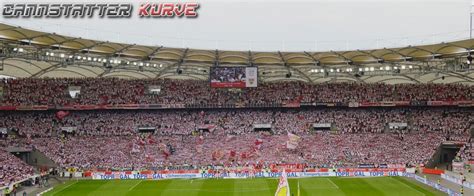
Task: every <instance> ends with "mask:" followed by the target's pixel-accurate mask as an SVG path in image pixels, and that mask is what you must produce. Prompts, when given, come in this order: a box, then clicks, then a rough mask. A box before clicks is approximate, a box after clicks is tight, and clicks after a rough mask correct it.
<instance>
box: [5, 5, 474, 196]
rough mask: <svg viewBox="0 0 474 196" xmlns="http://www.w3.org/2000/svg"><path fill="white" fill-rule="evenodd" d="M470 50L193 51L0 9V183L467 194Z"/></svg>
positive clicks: (50, 190) (468, 43)
mask: <svg viewBox="0 0 474 196" xmlns="http://www.w3.org/2000/svg"><path fill="white" fill-rule="evenodd" d="M193 5H194V4H193ZM195 7H196V6H195ZM17 8H18V7H17ZM20 8H21V7H20ZM20 8H18V9H20ZM198 11H200V10H198ZM163 13H166V12H163ZM200 14H201V13H200ZM471 15H472V14H471ZM192 20H199V18H196V19H192ZM471 29H472V28H471ZM472 51H474V39H470V38H465V39H460V40H455V41H453V40H444V41H442V42H439V43H432V44H420V45H407V46H402V47H383V46H382V47H380V48H374V49H355V50H327V51H309V50H308V51H300V52H292V51H284V50H277V49H275V50H273V51H267V52H265V51H263V52H261V51H254V50H222V49H195V48H190V47H168V46H166V45H163V46H161V45H160V46H153V45H146V44H132V43H125V42H113V41H107V40H97V39H89V38H86V37H80V36H71V35H65V34H60V33H56V32H52V31H47V30H44V31H42V30H38V29H34V28H27V27H22V26H18V25H14V24H11V23H8V22H5V23H0V59H1V62H0V75H1V76H2V77H1V80H2V82H1V83H0V163H1V164H0V190H1V193H0V195H17V194H20V195H48V196H49V195H65V196H68V195H287V196H289V195H295V196H296V195H298V196H300V195H406V196H411V195H413V196H417V195H455V196H458V195H474V174H473V171H472V169H471V168H472V167H474V141H473V140H472V138H473V137H474V65H473V64H472V63H473V56H474V54H472Z"/></svg>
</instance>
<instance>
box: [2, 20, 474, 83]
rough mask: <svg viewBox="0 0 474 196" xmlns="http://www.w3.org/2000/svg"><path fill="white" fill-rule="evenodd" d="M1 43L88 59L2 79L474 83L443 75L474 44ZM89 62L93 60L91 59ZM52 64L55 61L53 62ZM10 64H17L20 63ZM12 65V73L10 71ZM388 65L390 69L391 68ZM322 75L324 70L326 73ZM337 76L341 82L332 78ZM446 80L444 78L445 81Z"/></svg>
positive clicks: (16, 33) (29, 36)
mask: <svg viewBox="0 0 474 196" xmlns="http://www.w3.org/2000/svg"><path fill="white" fill-rule="evenodd" d="M157 39H159V37H157ZM0 41H1V45H2V47H3V48H8V47H10V48H13V47H23V48H25V51H27V52H25V53H29V54H33V53H34V54H36V56H38V54H41V55H44V54H45V53H49V54H51V53H56V54H57V55H59V54H63V56H62V57H64V56H66V58H67V57H68V56H71V55H72V56H74V58H75V57H76V56H79V58H80V56H82V58H85V59H84V60H81V59H79V60H76V61H74V63H73V64H68V65H67V66H64V63H51V62H50V61H46V60H44V59H42V60H40V59H34V58H28V55H26V54H25V55H24V57H21V56H16V57H11V56H10V57H8V58H5V57H3V58H4V61H3V62H4V64H3V66H4V67H5V69H4V70H3V71H1V72H0V74H2V75H8V76H14V77H60V76H64V77H125V78H195V79H207V75H208V71H209V67H211V66H216V65H217V66H257V67H259V73H260V77H261V78H262V79H263V80H266V81H274V80H286V79H290V78H292V79H296V80H302V81H307V82H327V81H333V80H338V81H341V80H342V81H344V80H349V81H359V82H364V81H365V80H366V77H368V76H367V74H366V75H365V76H361V75H357V74H354V73H355V72H358V71H359V70H360V71H366V72H367V73H368V72H369V71H384V72H387V71H389V70H394V69H398V70H399V71H398V72H397V76H396V77H398V78H401V79H402V80H403V81H407V82H428V81H423V80H418V79H417V78H416V77H411V76H409V74H408V75H407V74H405V72H406V71H405V70H400V69H401V68H402V67H416V68H423V67H429V68H430V69H431V68H434V69H439V71H438V72H440V73H441V75H439V73H438V74H437V77H440V78H441V77H442V76H445V77H451V76H452V77H455V78H458V79H459V80H457V79H456V80H455V81H453V82H463V83H464V82H466V83H472V82H474V78H473V77H474V75H472V74H469V73H467V74H466V75H464V74H460V75H459V73H456V74H449V73H446V72H444V71H442V67H443V66H444V65H446V61H445V59H453V57H464V58H465V57H466V56H467V55H468V53H470V52H471V51H472V50H473V48H474V39H470V40H462V41H455V42H447V43H439V44H433V45H423V46H407V47H401V48H383V49H374V50H355V51H326V52H309V51H303V52H283V51H281V52H280V51H275V52H257V51H221V50H199V49H188V48H168V47H163V46H145V45H136V44H123V43H113V42H108V41H98V40H90V39H84V38H80V37H69V36H63V35H58V34H56V33H47V32H40V31H35V30H30V29H25V28H22V27H17V26H11V25H6V24H0ZM48 51H49V52H48ZM30 56H31V55H30ZM52 56H53V55H52ZM86 57H87V58H88V57H91V58H90V59H86ZM101 58H103V59H104V60H105V59H107V61H109V60H111V59H119V63H117V62H116V61H115V62H116V63H115V64H114V63H111V64H110V67H109V68H106V67H104V66H102V65H101V64H100V63H94V62H86V61H95V62H97V60H94V59H101ZM25 59H27V61H28V62H26V61H25ZM48 60H51V61H54V59H53V58H50V59H48ZM101 60H102V59H101ZM10 61H16V62H17V63H12V62H10ZM21 61H23V64H25V66H27V65H26V64H29V65H31V66H29V68H28V67H25V66H18V62H21ZM20 64H21V63H20ZM33 64H34V66H33ZM8 66H10V68H12V69H7V67H8ZM15 66H16V67H15ZM387 66H390V67H389V68H386V67H387ZM13 69H16V70H13ZM18 69H19V70H18ZM177 69H181V70H183V73H182V74H177V73H176V70H177ZM321 70H324V71H323V72H321ZM9 71H10V72H9ZM22 72H24V73H22ZM288 73H291V77H288V75H287V74H288ZM331 74H332V75H334V76H335V77H328V76H330V75H331ZM385 75H387V74H385ZM337 77H339V78H337ZM445 77H443V80H444V78H445ZM334 78H336V79H334ZM344 78H345V79H344ZM430 80H431V79H430ZM398 81H401V80H398ZM367 82H371V81H367Z"/></svg>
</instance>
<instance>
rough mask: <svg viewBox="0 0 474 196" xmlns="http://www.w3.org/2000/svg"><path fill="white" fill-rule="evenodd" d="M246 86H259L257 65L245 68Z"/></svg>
mask: <svg viewBox="0 0 474 196" xmlns="http://www.w3.org/2000/svg"><path fill="white" fill-rule="evenodd" d="M245 75H246V78H245V87H257V84H258V69H257V67H246V68H245Z"/></svg>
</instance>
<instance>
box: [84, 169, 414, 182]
mask: <svg viewBox="0 0 474 196" xmlns="http://www.w3.org/2000/svg"><path fill="white" fill-rule="evenodd" d="M281 175H282V172H263V171H260V172H192V173H191V172H190V173H159V172H157V173H150V172H147V173H140V172H94V173H93V174H92V179H95V180H117V179H154V180H159V179H169V178H183V179H186V178H249V177H254V178H278V177H280V176H281ZM287 175H288V177H289V178H298V177H328V176H339V177H363V176H372V177H375V176H404V175H406V172H405V171H404V169H385V170H381V169H380V170H352V171H342V170H341V171H327V172H287Z"/></svg>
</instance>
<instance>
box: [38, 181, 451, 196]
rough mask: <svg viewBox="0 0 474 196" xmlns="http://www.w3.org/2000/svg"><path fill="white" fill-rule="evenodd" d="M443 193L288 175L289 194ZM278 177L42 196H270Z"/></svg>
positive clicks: (112, 186)
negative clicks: (289, 176) (289, 177)
mask: <svg viewBox="0 0 474 196" xmlns="http://www.w3.org/2000/svg"><path fill="white" fill-rule="evenodd" d="M298 182H299V184H300V193H301V194H300V195H302V196H304V195H324V196H333V195H334V196H338V195H360V196H369V195H374V196H375V195H377V196H379V195H393V196H423V195H424V196H430V195H445V194H444V193H442V192H439V191H437V190H435V189H433V188H431V187H428V186H426V185H423V184H420V183H417V182H414V181H412V180H408V179H406V178H402V177H371V178H338V177H329V178H322V177H315V178H299V179H289V183H290V190H291V195H294V196H297V195H298V193H297V192H298V191H297V190H298ZM277 184H278V179H275V178H273V179H272V178H256V179H194V180H191V179H172V180H79V181H76V180H72V181H69V182H67V183H65V184H61V185H58V186H56V187H54V188H53V190H52V191H50V192H47V193H46V194H45V196H52V195H56V196H59V195H61V196H62V195H64V196H76V195H81V196H82V195H97V196H120V195H143V196H147V195H185V196H201V195H206V196H208V195H245V196H265V195H268V196H271V195H274V194H275V190H276V188H277Z"/></svg>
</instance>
